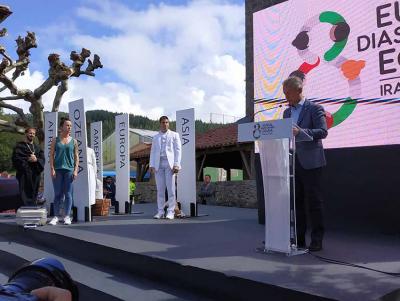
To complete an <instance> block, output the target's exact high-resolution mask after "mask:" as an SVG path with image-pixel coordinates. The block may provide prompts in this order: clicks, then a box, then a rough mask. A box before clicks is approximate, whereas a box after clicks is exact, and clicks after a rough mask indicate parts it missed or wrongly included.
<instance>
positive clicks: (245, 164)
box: [240, 150, 252, 178]
mask: <svg viewBox="0 0 400 301" xmlns="http://www.w3.org/2000/svg"><path fill="white" fill-rule="evenodd" d="M240 156H241V157H242V161H243V165H244V168H245V169H246V172H247V174H248V175H249V178H251V177H252V175H251V169H250V166H249V163H248V162H247V158H246V154H245V153H244V151H242V150H241V151H240Z"/></svg>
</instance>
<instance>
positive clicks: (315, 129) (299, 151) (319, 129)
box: [283, 100, 328, 169]
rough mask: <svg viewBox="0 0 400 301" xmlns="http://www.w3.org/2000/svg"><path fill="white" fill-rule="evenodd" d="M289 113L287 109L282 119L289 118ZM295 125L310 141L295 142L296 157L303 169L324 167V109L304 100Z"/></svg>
mask: <svg viewBox="0 0 400 301" xmlns="http://www.w3.org/2000/svg"><path fill="white" fill-rule="evenodd" d="M290 115H291V111H290V108H287V109H286V110H285V111H284V112H283V118H290ZM297 125H298V126H299V127H300V128H301V129H303V130H304V131H305V132H306V133H307V134H308V135H310V136H311V137H313V140H312V141H306V142H296V155H297V159H298V160H299V163H300V164H301V166H302V167H303V168H304V169H313V168H318V167H322V166H325V165H326V159H325V153H324V148H323V146H322V141H321V139H324V138H325V137H326V136H328V128H327V125H326V119H325V111H324V108H323V107H322V106H321V105H319V104H316V103H313V102H311V101H309V100H305V101H304V104H303V108H302V110H301V112H300V115H299V119H298V121H297Z"/></svg>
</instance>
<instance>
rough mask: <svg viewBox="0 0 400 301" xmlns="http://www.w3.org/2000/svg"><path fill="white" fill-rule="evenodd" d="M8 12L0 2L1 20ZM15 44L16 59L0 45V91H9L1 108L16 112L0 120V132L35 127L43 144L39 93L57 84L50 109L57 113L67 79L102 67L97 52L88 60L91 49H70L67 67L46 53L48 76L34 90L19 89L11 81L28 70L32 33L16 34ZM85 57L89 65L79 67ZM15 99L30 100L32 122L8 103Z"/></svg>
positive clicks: (34, 45) (33, 43) (0, 99)
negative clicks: (22, 35) (13, 116)
mask: <svg viewBox="0 0 400 301" xmlns="http://www.w3.org/2000/svg"><path fill="white" fill-rule="evenodd" d="M11 14H12V12H11V11H10V8H9V7H8V6H4V5H0V23H1V22H3V21H4V20H5V19H6V18H7V17H8V16H10V15H11ZM6 34H7V29H6V28H3V29H2V30H0V37H4V36H5V35H6ZM16 43H17V50H16V52H17V55H18V59H17V60H15V61H14V60H13V59H12V58H11V56H10V55H8V54H7V52H6V50H5V48H4V47H3V46H1V45H0V56H2V57H3V59H2V61H1V63H0V83H2V84H3V87H0V92H2V91H5V90H8V91H9V92H10V95H9V96H5V97H0V109H1V108H5V109H9V110H12V111H14V112H15V113H16V114H17V118H16V119H15V120H13V121H7V120H3V119H0V132H11V133H20V134H23V133H24V128H26V127H28V126H34V127H35V128H36V129H37V137H38V139H39V142H40V143H41V144H42V143H43V141H44V132H43V129H44V114H43V110H44V107H43V102H42V96H43V95H44V94H45V93H46V92H48V91H49V90H50V89H51V88H52V87H53V86H56V87H57V92H56V95H55V97H54V101H53V107H52V111H53V112H58V109H59V107H60V103H61V99H62V97H63V95H64V93H65V92H66V91H67V90H68V80H69V79H70V78H71V77H79V76H81V75H83V74H84V75H88V76H95V73H94V71H95V70H96V69H98V68H103V65H102V64H101V62H100V57H99V56H98V55H97V54H95V55H94V57H93V61H92V60H90V59H89V57H90V55H91V52H90V50H88V49H85V48H82V50H81V52H80V53H77V52H76V51H71V54H70V59H71V60H72V64H71V65H70V66H67V65H66V64H64V63H63V62H61V60H60V56H59V55H58V54H56V53H51V54H50V55H49V56H48V61H49V65H50V68H49V71H48V77H47V79H46V80H45V81H44V82H43V83H42V84H41V85H40V86H39V87H37V88H36V89H35V90H33V91H32V90H29V89H18V87H17V86H16V85H15V83H14V81H15V80H16V79H17V78H18V77H19V76H21V75H23V74H24V71H26V70H27V69H28V66H29V63H30V59H29V57H30V49H32V48H37V43H36V36H35V33H34V32H29V31H28V32H27V35H26V36H25V37H24V38H23V37H21V36H19V37H18V38H17V39H16ZM86 60H87V62H88V64H87V66H86V69H85V70H82V68H83V66H84V64H85V62H86ZM11 71H13V73H12V75H11V77H10V76H9V74H10V72H11ZM17 99H22V100H25V101H27V102H29V103H30V107H29V112H30V113H31V114H32V117H33V118H32V122H31V123H30V122H29V120H28V118H27V116H26V115H25V113H24V111H23V110H22V109H21V108H19V107H17V106H14V105H11V104H10V103H9V102H11V101H13V100H17Z"/></svg>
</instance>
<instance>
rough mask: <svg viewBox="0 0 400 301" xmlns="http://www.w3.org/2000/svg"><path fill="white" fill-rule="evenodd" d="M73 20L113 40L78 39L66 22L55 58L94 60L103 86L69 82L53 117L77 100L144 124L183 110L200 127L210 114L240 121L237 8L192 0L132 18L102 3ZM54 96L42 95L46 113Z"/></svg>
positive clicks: (240, 13) (36, 77)
mask: <svg viewBox="0 0 400 301" xmlns="http://www.w3.org/2000/svg"><path fill="white" fill-rule="evenodd" d="M77 14H78V16H79V18H80V19H79V20H75V22H76V23H77V24H79V22H94V24H98V25H99V27H101V28H106V29H107V32H108V33H109V32H113V33H112V34H110V33H109V34H108V35H104V36H99V35H98V32H97V33H89V34H88V33H86V34H79V33H78V28H79V26H78V25H76V24H75V25H74V24H73V23H71V24H70V25H68V27H67V29H66V30H65V31H63V35H64V37H63V39H62V40H61V43H60V45H61V48H63V49H68V50H64V51H61V53H63V54H65V55H67V54H68V53H69V50H70V48H71V46H72V47H73V48H76V49H80V48H81V47H82V46H84V47H85V48H89V49H91V50H92V52H95V53H98V54H99V55H100V57H101V60H102V63H103V65H104V68H103V69H99V70H97V71H96V73H97V74H99V75H100V78H107V82H105V81H104V80H101V81H100V80H98V79H96V78H88V77H85V76H83V77H80V78H78V79H75V78H74V79H71V80H70V81H69V88H70V89H69V91H68V92H67V93H66V94H65V96H64V99H63V103H62V105H61V110H63V111H67V102H68V100H74V99H78V98H84V99H85V103H86V108H87V110H92V109H104V110H109V111H118V112H122V111H123V112H130V113H134V114H141V115H146V116H149V117H150V118H157V117H158V116H160V115H161V114H166V115H168V116H170V117H172V118H174V117H175V111H176V110H179V109H185V108H189V107H194V108H195V109H196V115H197V117H198V118H201V119H203V120H208V119H209V116H210V113H211V112H212V113H220V114H228V115H234V116H238V117H241V116H244V114H245V82H244V80H245V67H244V63H243V60H244V47H245V36H244V28H245V27H244V6H243V5H241V6H240V5H233V4H227V3H222V2H219V1H201V0H200V1H193V2H189V3H188V4H187V5H181V6H171V5H166V4H160V5H157V6H154V5H153V6H150V7H149V8H148V9H146V10H141V11H135V10H132V9H130V8H129V7H126V6H124V5H122V4H119V3H118V2H113V1H106V0H104V1H97V2H94V1H93V2H91V4H90V5H86V6H83V7H80V8H78V9H77ZM78 21H79V22H78ZM49 28H50V29H49V30H47V31H46V35H45V37H47V36H50V37H49V41H50V42H51V43H47V45H48V46H49V47H47V50H52V49H54V47H52V46H50V44H51V45H54V43H53V42H54V41H55V40H57V35H58V32H57V31H56V30H53V29H52V27H51V26H50V27H49ZM52 33H53V34H54V37H53V38H52V37H51V35H52ZM66 41H68V43H67V42H66ZM42 45H43V44H42ZM45 45H46V44H45ZM47 50H46V52H48V51H47ZM63 59H65V58H63ZM111 79H112V80H111ZM43 80H44V76H43V74H42V73H40V72H34V73H32V74H29V72H28V74H27V75H25V77H24V79H21V84H22V83H25V84H27V85H30V87H29V88H36V87H37V86H38V85H39V84H40V83H41V82H42V81H43ZM54 94H55V88H53V89H52V90H51V91H50V92H49V93H48V94H46V95H45V97H44V99H43V101H44V103H45V109H46V110H49V109H50V108H51V104H52V99H53V98H54ZM25 107H26V106H25ZM214 116H215V115H214Z"/></svg>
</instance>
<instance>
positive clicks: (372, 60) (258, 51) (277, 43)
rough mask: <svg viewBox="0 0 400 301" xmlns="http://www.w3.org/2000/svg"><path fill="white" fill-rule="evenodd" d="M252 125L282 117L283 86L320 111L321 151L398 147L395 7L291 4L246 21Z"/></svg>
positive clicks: (399, 36) (399, 14) (399, 23)
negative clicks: (324, 129) (299, 83)
mask: <svg viewBox="0 0 400 301" xmlns="http://www.w3.org/2000/svg"><path fill="white" fill-rule="evenodd" d="M253 22H254V23H253V26H254V97H255V100H254V112H255V120H258V121H263V120H273V119H278V118H282V114H283V111H284V110H285V108H286V104H285V99H284V95H283V91H282V82H283V80H285V79H286V78H287V77H288V76H291V75H295V76H298V77H300V78H302V79H303V80H304V84H305V86H304V96H305V97H306V98H307V99H308V100H310V101H313V102H316V103H319V104H321V105H322V106H324V108H325V111H326V120H327V125H328V128H329V134H328V137H327V139H325V140H324V146H325V147H326V148H340V147H358V146H373V145H387V144H400V44H399V43H400V5H399V2H398V1H387V0H386V1H379V0H378V1H377V0H363V1H361V0H353V1H347V0H346V1H345V0H334V1H333V0H324V1H321V0H292V1H288V2H284V3H282V4H278V5H275V6H272V7H269V8H267V9H264V10H262V11H259V12H257V13H255V14H254V16H253Z"/></svg>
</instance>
